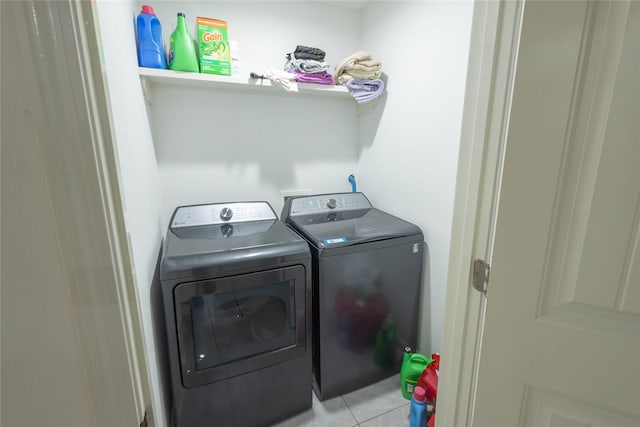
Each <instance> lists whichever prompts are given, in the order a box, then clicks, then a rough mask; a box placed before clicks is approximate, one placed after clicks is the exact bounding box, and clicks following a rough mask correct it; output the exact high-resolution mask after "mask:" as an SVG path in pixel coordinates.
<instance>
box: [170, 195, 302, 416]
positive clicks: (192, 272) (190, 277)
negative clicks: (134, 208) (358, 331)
mask: <svg viewBox="0 0 640 427" xmlns="http://www.w3.org/2000/svg"><path fill="white" fill-rule="evenodd" d="M160 282H161V288H162V294H163V301H164V310H165V318H166V327H167V338H168V347H169V348H168V350H169V361H168V362H169V363H170V371H171V392H172V399H173V405H172V425H177V426H179V427H195V426H214V425H215V426H264V425H268V424H270V423H273V422H277V421H279V420H282V419H284V418H286V417H288V416H291V415H293V414H295V413H297V412H301V411H303V410H305V409H307V408H309V407H310V406H311V393H312V391H311V377H312V374H311V343H310V335H309V334H310V327H311V323H310V320H311V316H310V314H311V255H310V252H309V247H308V245H307V243H306V242H305V240H303V239H302V238H301V237H300V236H299V235H297V234H296V233H295V232H293V231H292V230H290V229H289V228H288V227H287V226H285V225H284V224H283V223H282V222H280V221H278V219H277V216H276V214H275V213H274V211H273V209H272V208H271V206H269V204H268V203H266V202H248V203H223V204H209V205H199V206H183V207H179V208H177V209H176V210H175V212H174V214H173V217H172V219H171V223H170V226H169V230H168V231H167V235H166V239H165V241H164V247H163V253H162V264H161V269H160Z"/></svg>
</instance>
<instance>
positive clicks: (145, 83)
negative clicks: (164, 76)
mask: <svg viewBox="0 0 640 427" xmlns="http://www.w3.org/2000/svg"><path fill="white" fill-rule="evenodd" d="M140 83H141V85H142V94H143V95H144V99H145V100H146V101H147V103H148V104H149V105H153V98H152V96H151V93H152V92H151V83H149V80H148V79H146V78H144V77H141V78H140Z"/></svg>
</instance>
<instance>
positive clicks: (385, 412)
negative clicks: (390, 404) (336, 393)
mask: <svg viewBox="0 0 640 427" xmlns="http://www.w3.org/2000/svg"><path fill="white" fill-rule="evenodd" d="M340 397H341V398H342V401H343V402H344V404H345V406H346V407H347V409H348V410H349V412H350V413H351V416H352V417H353V419H354V420H356V423H357V424H356V425H355V426H353V427H357V426H360V425H361V424H362V423H366V422H367V421H371V420H374V419H376V418H378V417H381V416H382V415H385V414H388V413H389V412H393V411H395V410H396V409H400V408H402V407H403V406H406V405H408V404H409V403H410V402H407V403H403V404H402V405H400V406H396V407H395V408H392V409H389V410H388V411H384V412H381V413H379V414H378V415H376V416H373V417H371V418H367V419H366V420H362V421H360V420H358V418H357V417H356V416H355V414H354V413H353V411H352V410H351V408H350V407H349V403H348V402H347V399H345V398H344V395H342V396H340Z"/></svg>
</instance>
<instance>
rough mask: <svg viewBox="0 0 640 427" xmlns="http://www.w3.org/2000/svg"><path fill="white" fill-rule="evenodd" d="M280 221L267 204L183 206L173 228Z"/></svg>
mask: <svg viewBox="0 0 640 427" xmlns="http://www.w3.org/2000/svg"><path fill="white" fill-rule="evenodd" d="M270 219H278V217H277V216H276V214H275V212H274V211H273V209H271V206H270V205H269V203H267V202H237V203H216V204H210V205H197V206H181V207H179V208H177V209H176V212H175V214H174V215H173V219H172V221H171V228H182V227H195V226H201V225H215V224H225V223H237V222H249V221H264V220H270Z"/></svg>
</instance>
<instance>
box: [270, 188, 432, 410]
mask: <svg viewBox="0 0 640 427" xmlns="http://www.w3.org/2000/svg"><path fill="white" fill-rule="evenodd" d="M281 219H282V221H284V222H286V223H287V224H289V225H290V226H291V227H293V229H295V230H296V231H298V232H299V233H300V234H302V236H303V237H304V238H305V239H306V240H307V241H308V242H309V244H310V246H311V255H312V258H313V332H312V336H313V373H314V389H315V391H316V394H317V395H318V398H319V399H320V400H325V399H328V398H332V397H335V396H338V395H341V394H344V393H347V392H350V391H353V390H355V389H357V388H360V387H363V386H366V385H368V384H371V383H373V382H376V381H378V380H381V379H383V378H386V377H389V376H391V375H394V374H397V373H399V372H400V366H401V364H402V351H403V348H404V347H405V346H411V347H413V348H415V346H416V341H417V331H418V319H419V312H418V310H419V300H420V287H421V283H422V264H423V253H424V245H425V244H424V237H423V234H422V232H421V231H420V229H419V228H418V227H417V226H415V225H413V224H411V223H409V222H407V221H404V220H402V219H400V218H397V217H395V216H393V215H390V214H388V213H385V212H382V211H380V210H378V209H376V208H374V207H373V206H371V203H370V202H369V200H367V198H366V197H365V195H364V194H362V193H339V194H324V195H317V196H305V197H296V198H292V199H289V200H288V201H287V202H286V203H285V206H284V208H283V211H282V216H281Z"/></svg>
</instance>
